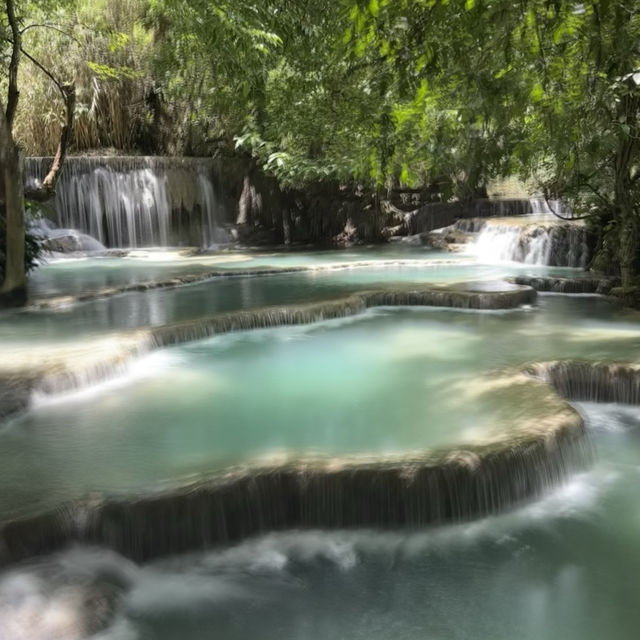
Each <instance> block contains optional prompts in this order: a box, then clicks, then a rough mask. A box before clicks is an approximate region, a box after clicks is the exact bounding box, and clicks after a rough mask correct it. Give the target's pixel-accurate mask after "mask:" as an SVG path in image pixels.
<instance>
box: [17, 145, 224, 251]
mask: <svg viewBox="0 0 640 640" xmlns="http://www.w3.org/2000/svg"><path fill="white" fill-rule="evenodd" d="M48 164H49V160H48V159H47V158H27V159H26V161H25V176H26V181H27V183H34V184H38V183H39V182H40V181H41V180H42V179H43V177H44V175H45V172H46V170H47V168H48ZM212 177H213V162H212V161H211V160H208V159H195V158H161V157H109V158H104V157H73V158H68V159H67V160H66V162H65V165H64V167H63V171H62V174H61V176H60V181H59V182H58V185H57V189H56V196H55V200H54V202H53V209H54V210H55V213H56V222H57V224H58V225H59V226H60V227H64V228H70V229H76V230H78V231H80V232H82V233H85V234H88V235H90V236H92V237H93V238H95V239H96V240H98V241H99V242H101V243H102V244H104V245H105V246H107V247H149V246H185V245H189V246H201V247H209V246H210V245H212V244H216V243H222V242H228V241H229V237H228V234H227V232H226V231H225V229H224V228H223V227H222V226H221V223H222V219H223V216H222V215H221V211H220V209H221V207H220V205H219V204H218V202H217V199H216V193H215V189H214V185H213V181H212Z"/></svg>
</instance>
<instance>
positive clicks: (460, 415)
mask: <svg viewBox="0 0 640 640" xmlns="http://www.w3.org/2000/svg"><path fill="white" fill-rule="evenodd" d="M637 327H638V316H637V315H634V314H631V315H629V316H625V315H624V314H614V309H613V307H612V306H611V305H609V304H608V303H606V302H605V301H604V300H602V299H598V298H595V299H593V298H567V297H560V296H543V297H541V299H540V303H539V305H538V306H537V307H535V308H531V309H521V310H515V311H510V312H485V313H471V312H460V311H453V310H436V309H411V310H409V309H407V310H402V309H391V310H389V309H387V310H384V309H383V310H373V311H370V312H368V313H366V314H364V315H363V316H361V317H355V318H350V319H348V320H342V321H331V322H326V323H321V324H317V325H310V326H306V327H293V328H291V327H288V328H281V329H272V330H260V331H255V332H240V333H237V334H230V335H227V336H221V337H217V338H213V339H210V340H206V341H201V342H195V343H191V344H186V345H183V346H179V347H174V348H171V349H165V350H162V351H159V352H156V353H153V354H151V355H149V356H147V357H145V358H142V359H140V360H139V361H137V362H135V363H134V364H133V365H132V366H131V368H130V370H129V371H128V373H126V374H124V375H123V376H122V377H120V378H116V379H114V380H112V381H108V382H106V383H105V384H103V385H98V386H97V387H94V388H90V389H88V390H82V391H79V392H77V393H72V394H68V395H66V396H63V397H57V398H55V397H54V399H53V400H47V399H43V400H41V401H40V402H36V405H35V407H34V408H33V409H32V410H31V411H29V412H28V413H26V414H25V415H23V416H20V417H19V418H16V419H14V420H12V421H11V422H10V423H9V424H8V425H7V427H6V428H5V430H4V432H3V434H2V439H1V441H2V447H1V449H0V483H1V484H2V486H3V487H4V488H5V491H4V493H3V496H2V500H1V502H0V508H1V511H0V512H1V513H3V514H4V515H7V514H12V513H15V512H16V511H20V510H22V509H24V508H25V506H26V505H27V506H28V508H29V509H33V508H35V506H36V505H43V506H44V505H47V504H55V503H56V502H58V501H60V500H62V499H67V498H72V497H75V496H78V495H81V494H83V493H85V492H89V491H108V492H119V491H136V490H143V489H149V488H153V487H155V486H157V485H158V483H174V482H177V481H178V480H181V479H184V478H187V477H190V476H191V475H192V474H194V473H195V474H197V473H200V472H205V471H211V470H216V469H223V468H225V467H226V466H228V465H231V464H235V463H240V462H243V461H244V460H247V459H251V460H253V459H256V458H264V457H270V456H274V455H282V454H283V453H286V454H288V455H291V454H304V453H322V454H331V455H339V454H352V453H376V452H410V451H415V450H416V449H424V448H426V447H433V446H441V445H446V444H448V443H451V442H454V441H458V440H461V439H462V440H465V439H466V440H469V439H473V438H475V437H478V436H481V435H482V434H483V432H484V431H485V430H486V429H487V428H489V427H496V426H497V425H499V424H501V421H505V420H506V424H507V425H508V424H509V423H510V420H512V419H513V418H517V417H518V415H524V414H525V412H529V411H531V407H530V406H526V405H525V404H523V403H522V401H521V399H519V398H518V397H515V396H514V397H513V399H511V404H512V405H513V406H511V405H509V408H508V411H505V409H504V408H503V407H502V406H500V405H499V404H497V400H496V399H494V398H493V397H492V396H490V395H488V396H487V395H483V396H481V398H478V394H477V393H476V391H477V390H478V389H481V385H482V381H483V379H484V376H485V375H486V374H487V373H489V372H491V371H492V370H495V369H501V368H504V367H507V366H513V365H520V364H523V363H525V362H528V361H532V360H543V359H553V358H558V357H579V356H583V355H584V354H585V353H588V354H590V356H591V357H593V358H596V359H597V358H607V359H611V358H620V359H624V358H627V359H628V358H634V357H638V356H640V339H639V338H638V332H637ZM508 401H509V399H507V402H508ZM514 412H515V413H514ZM518 412H519V413H518ZM525 417H527V416H526V415H525Z"/></svg>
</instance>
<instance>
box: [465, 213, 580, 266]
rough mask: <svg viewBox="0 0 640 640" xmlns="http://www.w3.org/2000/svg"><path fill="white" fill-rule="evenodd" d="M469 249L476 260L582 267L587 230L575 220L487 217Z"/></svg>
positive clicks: (491, 262)
mask: <svg viewBox="0 0 640 640" xmlns="http://www.w3.org/2000/svg"><path fill="white" fill-rule="evenodd" d="M478 226H480V231H479V233H478V237H477V239H476V241H475V242H474V243H473V244H471V245H470V247H469V251H470V253H472V254H473V255H475V256H476V257H477V258H478V260H480V262H484V263H488V264H494V263H497V262H498V263H499V262H522V263H525V264H533V265H541V266H545V265H546V266H553V267H577V268H584V267H585V266H586V265H587V261H588V258H589V250H588V245H587V230H586V228H585V227H584V226H583V225H580V224H576V223H563V224H560V223H555V222H532V221H527V220H526V219H522V220H508V221H501V220H490V221H487V222H485V223H484V224H481V225H477V224H476V226H475V229H474V230H476V231H477V228H478Z"/></svg>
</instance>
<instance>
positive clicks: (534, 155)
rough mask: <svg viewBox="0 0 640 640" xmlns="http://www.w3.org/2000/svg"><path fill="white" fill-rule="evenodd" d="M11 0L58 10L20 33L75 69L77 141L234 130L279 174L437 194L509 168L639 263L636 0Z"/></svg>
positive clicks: (159, 139)
mask: <svg viewBox="0 0 640 640" xmlns="http://www.w3.org/2000/svg"><path fill="white" fill-rule="evenodd" d="M20 6H21V8H22V13H21V15H22V16H23V17H22V20H23V23H24V24H27V22H33V23H38V22H49V23H51V24H53V25H55V27H56V28H55V29H50V28H46V29H33V30H28V31H26V32H25V46H27V47H28V48H29V49H31V50H32V51H33V52H34V53H35V54H37V57H40V58H42V60H43V61H44V62H46V63H47V65H51V67H52V68H53V69H55V72H56V73H57V74H58V75H59V77H67V76H71V75H74V74H75V75H76V77H77V78H78V82H79V87H80V89H79V105H78V126H77V130H76V145H77V148H79V149H84V148H89V147H92V146H114V147H116V148H119V149H124V150H134V151H138V150H147V149H148V150H149V151H154V152H158V151H160V152H162V151H164V152H170V153H187V154H195V153H198V154H211V153H217V152H219V151H222V152H229V151H230V150H233V149H236V150H242V151H243V152H245V153H249V154H251V155H252V156H253V157H254V158H255V159H256V160H257V161H258V162H259V164H260V165H261V166H262V167H263V168H264V170H265V171H267V172H268V173H270V174H272V175H275V176H277V177H278V179H279V180H280V182H281V183H282V184H283V185H285V186H295V187H300V186H304V185H305V184H307V183H309V182H316V181H333V182H339V183H357V184H359V185H360V186H361V187H362V188H369V189H380V188H381V187H386V188H389V187H418V188H425V189H429V192H430V193H431V194H432V197H433V198H436V199H441V200H447V199H449V198H451V197H454V196H456V197H458V198H463V199H464V198H471V197H474V196H475V195H477V194H478V193H479V192H482V190H483V186H484V185H486V184H487V183H488V181H489V180H491V179H493V178H496V177H500V176H508V175H513V174H519V175H520V176H521V177H522V178H523V179H526V180H528V181H529V183H531V182H534V183H535V184H537V185H538V186H539V188H540V189H542V190H544V192H545V193H548V194H549V195H552V196H561V197H562V198H563V199H565V200H567V201H568V202H570V203H571V205H572V207H573V209H574V211H575V212H576V213H578V214H586V215H590V216H592V217H594V219H593V220H592V224H593V225H594V226H595V230H596V233H597V235H598V237H599V238H600V250H601V254H602V255H605V254H607V255H608V256H611V258H607V263H608V264H611V265H614V266H613V268H614V269H617V270H619V271H620V272H621V273H622V272H623V271H624V270H627V271H629V269H631V270H633V269H635V268H636V266H635V265H634V261H635V260H637V254H638V252H637V251H636V247H637V246H638V243H639V241H640V218H639V216H640V214H639V208H640V194H639V190H640V177H639V176H640V166H639V162H638V157H639V156H640V153H639V148H638V147H639V144H640V130H639V126H640V125H639V118H640V115H639V113H640V89H639V83H640V44H639V43H640V5H639V4H638V2H637V1H636V0H616V1H615V2H614V1H612V0H589V1H587V2H583V3H574V2H564V1H557V2H548V0H523V1H522V2H517V3H516V2H504V1H503V0H473V1H472V0H465V2H462V1H459V2H450V1H447V0H397V1H392V0H340V1H339V2H326V1H318V0H265V1H264V2H260V3H258V2H253V1H249V0H99V1H97V2H91V3H89V2H88V0H67V1H66V2H65V3H64V4H59V3H58V4H57V5H56V6H55V7H54V6H53V5H52V4H51V3H50V2H47V0H40V1H39V2H22V3H21V4H20ZM27 15H28V16H29V18H28V20H27V18H26V17H25V16H27ZM87 25H91V27H90V28H89V27H87ZM0 28H6V25H2V26H0ZM70 34H71V35H70ZM2 54H3V55H6V52H2ZM60 60H63V61H64V63H63V64H61V63H60ZM23 69H24V70H25V71H24V73H25V74H28V75H25V77H23V78H22V84H23V87H24V90H23V91H24V94H25V95H26V99H25V97H24V96H23V99H22V105H23V109H24V110H25V111H23V113H22V115H21V119H20V121H19V128H18V133H19V134H20V138H21V140H23V141H24V142H25V143H26V145H27V147H28V148H29V149H34V150H35V149H36V148H37V147H38V145H40V147H42V146H43V141H44V142H46V144H45V145H44V146H46V148H47V150H50V143H49V142H48V140H49V139H50V137H51V134H50V131H52V130H53V129H54V128H55V127H52V126H51V125H52V124H54V123H57V121H58V120H59V117H60V116H59V109H58V108H57V106H56V104H55V91H54V90H53V89H52V88H51V86H50V83H49V81H48V79H47V78H46V77H43V76H42V74H40V72H39V71H37V70H34V69H33V68H29V70H28V71H26V69H27V66H26V65H24V64H23ZM145 145H146V146H145ZM634 256H635V257H634Z"/></svg>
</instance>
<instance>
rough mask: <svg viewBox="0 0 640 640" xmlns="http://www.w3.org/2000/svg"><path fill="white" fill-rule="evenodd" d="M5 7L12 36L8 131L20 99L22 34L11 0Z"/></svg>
mask: <svg viewBox="0 0 640 640" xmlns="http://www.w3.org/2000/svg"><path fill="white" fill-rule="evenodd" d="M5 4H6V7H7V19H8V21H9V26H10V27H11V35H12V39H13V41H12V43H11V44H12V47H11V61H10V62H9V89H8V92H7V110H6V118H7V125H8V127H9V131H11V129H12V128H13V121H14V119H15V117H16V111H17V110H18V100H19V98H20V91H19V90H18V67H19V66H20V50H21V48H22V47H21V45H22V34H21V33H20V29H19V26H18V20H17V18H16V11H15V7H14V4H13V0H6V2H5Z"/></svg>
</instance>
